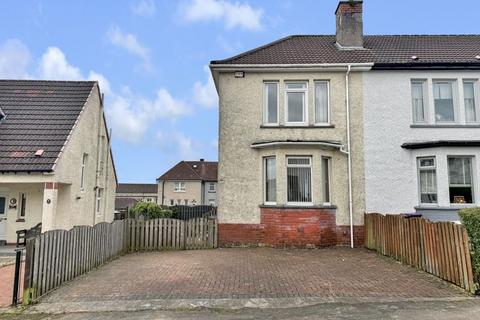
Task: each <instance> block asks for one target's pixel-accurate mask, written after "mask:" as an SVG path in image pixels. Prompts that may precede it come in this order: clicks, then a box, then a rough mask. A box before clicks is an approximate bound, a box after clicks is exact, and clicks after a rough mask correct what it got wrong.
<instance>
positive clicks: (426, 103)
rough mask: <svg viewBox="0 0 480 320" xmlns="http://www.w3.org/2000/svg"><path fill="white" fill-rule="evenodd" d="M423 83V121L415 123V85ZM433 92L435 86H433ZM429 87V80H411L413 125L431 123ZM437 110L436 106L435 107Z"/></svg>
mask: <svg viewBox="0 0 480 320" xmlns="http://www.w3.org/2000/svg"><path fill="white" fill-rule="evenodd" d="M414 83H421V84H422V93H423V119H424V120H423V121H415V108H414V105H413V84H414ZM432 90H433V84H432ZM428 93H429V85H428V80H427V79H411V80H410V103H411V105H412V123H413V124H428V123H429V122H430V121H429V120H430V104H429V101H428V96H429V94H428ZM434 108H435V106H434Z"/></svg>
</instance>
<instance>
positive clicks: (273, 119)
mask: <svg viewBox="0 0 480 320" xmlns="http://www.w3.org/2000/svg"><path fill="white" fill-rule="evenodd" d="M263 95H264V102H263V103H264V116H263V122H264V123H265V124H278V82H265V83H264V93H263Z"/></svg>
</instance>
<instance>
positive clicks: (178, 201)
mask: <svg viewBox="0 0 480 320" xmlns="http://www.w3.org/2000/svg"><path fill="white" fill-rule="evenodd" d="M217 171H218V163H217V162H213V161H205V160H204V159H200V161H180V162H179V163H177V164H176V165H175V166H174V167H173V168H171V169H170V170H168V171H167V172H165V173H164V174H163V175H162V176H161V177H159V178H158V179H157V182H158V204H160V205H164V206H174V205H186V206H195V205H212V206H216V205H217Z"/></svg>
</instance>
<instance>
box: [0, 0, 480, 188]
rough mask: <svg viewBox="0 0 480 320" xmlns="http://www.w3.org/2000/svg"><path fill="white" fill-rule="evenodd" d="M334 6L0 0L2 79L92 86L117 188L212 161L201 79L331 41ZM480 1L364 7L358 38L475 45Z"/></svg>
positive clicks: (206, 85)
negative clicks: (275, 44)
mask: <svg viewBox="0 0 480 320" xmlns="http://www.w3.org/2000/svg"><path fill="white" fill-rule="evenodd" d="M337 4H338V1H337V0H284V1H282V0H257V1H253V0H178V1H174V0H81V1H80V0H68V1H65V0H22V1H19V0H0V78H7V79H50V80H97V81H99V84H100V88H101V90H102V92H103V93H104V94H105V112H106V115H107V123H108V126H109V127H110V128H111V129H112V148H113V154H114V161H115V166H116V169H117V174H118V178H119V182H130V183H135V182H139V183H155V179H156V178H157V177H158V176H160V175H162V174H163V173H164V172H165V171H166V170H168V169H169V168H170V167H172V166H173V165H174V164H176V163H177V162H178V161H180V160H197V159H200V158H204V159H206V160H212V161H216V160H217V157H218V155H217V139H218V97H217V94H216V91H215V87H214V84H213V80H212V78H211V75H210V73H209V70H208V65H209V62H210V61H211V60H216V59H223V58H227V57H230V56H233V55H236V54H238V53H241V52H243V51H246V50H249V49H252V48H255V47H258V46H260V45H263V44H266V43H268V42H271V41H274V40H276V39H279V38H281V37H285V36H287V35H292V34H334V33H335V16H334V12H335V8H336V6H337ZM479 12H480V1H478V0H456V1H446V0H442V1H439V0H437V1H435V0H421V1H420V0H401V1H386V0H365V1H364V32H365V34H471V33H477V34H478V33H480V25H479V24H478V18H479Z"/></svg>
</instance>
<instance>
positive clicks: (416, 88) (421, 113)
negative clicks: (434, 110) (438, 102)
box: [412, 80, 428, 123]
mask: <svg viewBox="0 0 480 320" xmlns="http://www.w3.org/2000/svg"><path fill="white" fill-rule="evenodd" d="M426 83H427V82H426V81H425V80H412V108H413V109H412V110H413V123H426V122H428V121H427V119H428V116H427V114H428V113H427V108H428V106H427V103H426V102H427V99H426V96H425V93H426V92H427V90H426V89H427V88H426Z"/></svg>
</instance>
